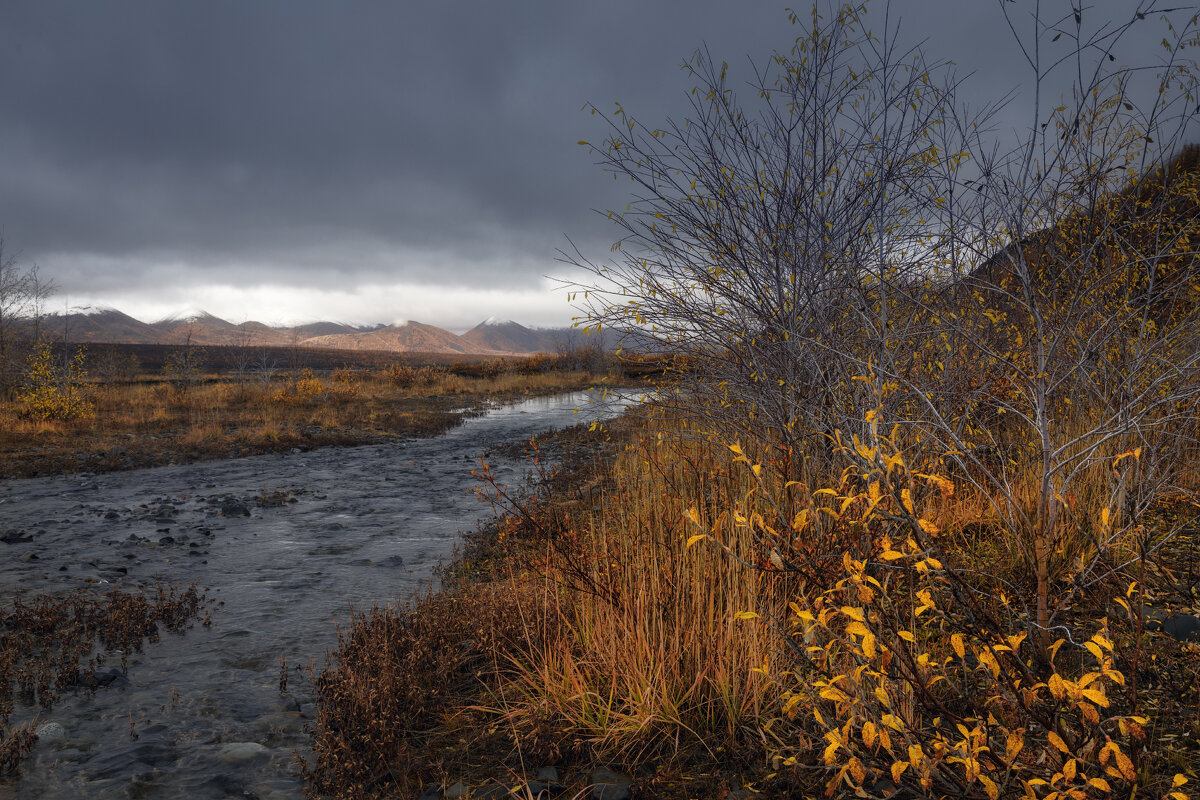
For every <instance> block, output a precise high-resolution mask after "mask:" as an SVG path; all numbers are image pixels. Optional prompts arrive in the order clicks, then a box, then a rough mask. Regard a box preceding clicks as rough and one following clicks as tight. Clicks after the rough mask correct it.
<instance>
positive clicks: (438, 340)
mask: <svg viewBox="0 0 1200 800" xmlns="http://www.w3.org/2000/svg"><path fill="white" fill-rule="evenodd" d="M45 324H46V326H47V327H48V328H49V330H50V331H51V332H52V333H53V335H55V336H56V337H62V338H64V339H66V340H68V341H71V342H80V343H83V342H96V343H109V344H185V343H189V342H190V343H191V344H195V345H204V346H213V345H236V346H243V347H263V346H274V347H280V346H300V347H328V348H334V349H338V350H380V351H387V352H394V353H461V354H464V355H467V354H470V355H531V354H533V353H553V352H556V351H557V350H559V349H560V348H562V347H564V346H571V345H575V344H582V343H584V342H585V341H586V338H585V337H584V336H583V335H582V334H581V333H580V332H579V331H578V330H574V329H572V328H527V327H525V326H524V325H521V324H519V323H517V322H513V321H512V320H504V321H500V320H496V319H494V318H488V319H486V320H484V321H483V322H481V323H479V324H478V325H476V326H475V327H474V328H472V329H471V330H469V331H467V332H466V333H464V334H462V335H461V336H460V335H458V334H455V333H451V332H450V331H448V330H444V329H443V328H438V327H435V326H433V325H427V324H425V323H423V322H413V321H409V322H404V323H401V324H396V325H373V326H354V325H347V324H344V323H340V322H313V323H309V324H307V325H296V326H292V327H271V326H270V325H264V324H263V323H261V322H242V323H233V322H229V321H228V320H223V319H221V318H220V317H216V316H213V315H212V314H209V313H208V312H206V311H201V310H191V311H185V312H181V313H179V314H173V315H171V316H169V317H167V318H165V319H161V320H159V321H158V322H142V321H141V320H137V319H134V318H133V317H131V316H129V315H128V314H125V313H123V312H121V311H118V310H117V309H115V308H81V309H77V310H75V311H72V312H70V313H67V314H56V315H52V316H50V317H48V318H47V319H46V321H45Z"/></svg>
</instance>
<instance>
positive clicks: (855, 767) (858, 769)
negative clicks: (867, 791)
mask: <svg viewBox="0 0 1200 800" xmlns="http://www.w3.org/2000/svg"><path fill="white" fill-rule="evenodd" d="M848 766H849V767H850V777H852V778H854V783H855V784H856V785H858V786H862V783H863V781H864V780H866V778H867V770H866V769H865V768H864V767H863V763H862V761H860V760H859V759H858V756H855V757H854V758H852V759H850V763H849V765H848Z"/></svg>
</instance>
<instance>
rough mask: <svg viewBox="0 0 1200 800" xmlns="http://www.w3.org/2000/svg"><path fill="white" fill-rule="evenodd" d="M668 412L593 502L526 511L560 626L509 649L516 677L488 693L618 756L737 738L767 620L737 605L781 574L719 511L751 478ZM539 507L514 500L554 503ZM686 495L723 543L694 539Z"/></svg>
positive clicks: (763, 593) (744, 731)
mask: <svg viewBox="0 0 1200 800" xmlns="http://www.w3.org/2000/svg"><path fill="white" fill-rule="evenodd" d="M667 427H668V423H665V422H662V421H659V422H657V423H655V424H652V425H651V426H650V427H648V428H647V429H646V430H644V431H643V432H642V435H641V436H640V437H639V438H638V439H637V441H636V442H634V443H633V444H631V445H630V446H629V448H628V449H627V450H626V452H624V453H623V454H621V455H620V456H619V457H618V458H617V460H616V463H615V464H614V465H613V467H612V469H611V472H610V474H609V477H608V480H607V481H606V484H607V485H606V487H605V488H604V489H603V490H602V491H601V493H600V494H599V495H598V496H596V497H594V498H593V499H592V501H591V503H590V504H588V503H584V504H582V505H579V504H576V507H575V508H574V510H573V511H570V512H567V513H565V514H563V515H561V516H559V517H558V518H557V519H555V520H553V523H546V522H545V521H542V520H538V521H537V522H536V524H535V525H533V526H532V527H534V528H540V530H538V531H537V533H538V536H539V542H538V547H539V553H540V558H539V559H538V560H537V562H536V563H537V567H538V570H539V573H540V579H541V582H542V586H543V591H544V592H545V595H546V600H545V601H544V603H543V607H544V608H545V609H547V613H549V614H551V615H552V617H553V621H554V623H555V625H554V627H555V629H557V630H559V631H560V633H561V635H559V636H557V637H553V638H546V637H540V636H539V637H538V641H539V642H541V644H540V645H539V646H538V647H529V648H527V649H525V650H524V651H523V652H521V653H519V654H518V655H517V656H516V657H514V659H513V662H514V666H515V668H516V670H517V673H518V675H519V677H518V679H517V680H516V681H515V682H514V683H512V684H509V685H506V686H505V689H504V692H503V698H502V699H503V702H502V703H501V704H500V705H499V707H498V709H497V710H502V711H503V713H504V714H505V716H506V717H507V718H508V719H509V720H511V721H513V722H514V723H515V724H516V726H517V728H518V729H519V730H525V731H534V730H542V731H543V734H544V729H545V728H547V727H548V728H550V729H552V730H555V731H557V732H558V733H559V734H560V735H565V736H566V737H567V738H568V739H571V740H573V741H574V742H575V746H576V747H577V748H578V749H584V750H590V751H591V752H592V753H593V754H595V755H597V756H600V757H603V758H617V759H621V760H623V761H626V762H630V763H636V762H638V761H641V760H644V759H647V758H650V757H656V758H658V757H666V758H668V759H669V758H671V757H673V756H676V755H680V754H687V753H695V752H697V751H700V752H706V753H707V754H709V755H715V751H716V749H717V748H720V749H722V750H727V749H729V748H738V747H742V746H744V745H746V744H747V743H748V742H752V741H754V740H756V739H757V738H758V733H757V729H758V726H759V724H760V723H761V722H762V719H763V712H764V710H765V708H766V707H767V706H769V705H771V704H772V702H773V700H772V693H773V691H774V690H773V689H772V688H771V687H770V686H769V684H768V682H767V681H766V680H765V673H764V671H763V667H764V665H766V664H767V663H769V662H770V661H771V660H772V659H773V654H772V647H774V646H775V645H774V643H773V641H772V639H773V636H772V634H771V633H770V632H769V631H766V630H764V629H762V628H761V627H760V626H755V625H747V624H745V622H744V621H743V620H741V619H739V618H738V614H739V612H744V611H747V610H749V609H755V608H760V607H775V606H777V605H778V604H779V603H780V602H781V601H782V599H783V597H784V593H783V591H782V590H783V586H782V584H781V583H780V582H779V581H777V580H773V579H772V576H767V575H765V574H764V573H762V572H761V571H757V570H755V569H753V568H752V566H751V564H752V560H753V555H752V552H751V547H750V542H749V541H747V540H746V539H745V537H744V536H743V531H742V529H740V528H739V526H738V525H737V523H736V521H735V520H734V518H733V517H732V516H730V515H728V514H727V513H725V509H726V508H727V506H726V503H727V502H728V501H729V500H730V499H731V498H740V497H743V496H744V495H745V493H746V491H748V490H749V489H750V488H751V485H750V483H749V482H748V481H747V480H746V479H745V477H744V476H743V475H740V474H739V473H738V471H736V470H731V469H729V465H728V463H724V464H723V463H721V458H720V454H719V453H718V452H717V450H716V447H715V446H714V445H713V443H712V442H710V441H708V440H706V439H704V438H702V437H680V436H677V435H671V436H665V435H662V434H663V433H664V431H665V430H666V428H667ZM672 433H673V434H674V433H678V431H672ZM726 461H727V459H726ZM550 505H551V506H552V504H550ZM546 508H547V504H545V503H543V504H541V510H540V511H539V510H538V507H537V506H530V507H528V508H527V509H526V510H525V511H524V512H522V513H525V514H528V513H529V512H532V514H533V515H537V514H539V513H543V512H545V513H548V514H554V513H561V512H562V508H561V507H559V508H558V509H557V510H556V511H547V510H546ZM695 508H700V509H701V511H699V512H698V513H700V514H702V515H704V516H705V517H706V518H708V519H711V520H714V521H715V524H716V526H717V529H718V530H720V531H721V537H722V541H721V544H722V545H723V546H724V548H726V549H727V550H728V552H724V551H722V549H721V548H718V547H711V546H709V547H705V546H690V545H692V544H694V543H691V542H689V541H688V535H687V534H688V532H689V526H690V525H691V524H692V523H691V522H690V518H689V512H690V511H691V510H692V509H695ZM531 519H535V520H536V516H533V517H526V518H525V522H526V525H525V527H526V529H527V530H526V531H525V532H526V533H528V528H529V527H531V526H530V525H529V524H528V522H529V521H530V520H531ZM730 553H732V554H734V555H735V556H736V557H734V558H730V557H729V554H730Z"/></svg>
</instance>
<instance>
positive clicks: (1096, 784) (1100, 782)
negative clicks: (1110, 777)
mask: <svg viewBox="0 0 1200 800" xmlns="http://www.w3.org/2000/svg"><path fill="white" fill-rule="evenodd" d="M1088 786H1091V787H1092V788H1093V789H1099V790H1100V791H1102V792H1109V793H1110V794H1111V793H1112V787H1111V786H1109V785H1108V781H1106V780H1104V778H1092V779H1091V780H1089V781H1088Z"/></svg>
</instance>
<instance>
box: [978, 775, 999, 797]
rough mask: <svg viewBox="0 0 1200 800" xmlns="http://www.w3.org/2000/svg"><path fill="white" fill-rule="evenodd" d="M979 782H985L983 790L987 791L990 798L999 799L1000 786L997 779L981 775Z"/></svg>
mask: <svg viewBox="0 0 1200 800" xmlns="http://www.w3.org/2000/svg"><path fill="white" fill-rule="evenodd" d="M979 782H980V783H982V784H983V790H984V791H985V792H987V796H988V800H998V798H999V797H1000V787H998V786H996V782H995V781H993V780H992V779H991V778H989V777H988V776H986V775H980V776H979Z"/></svg>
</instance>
